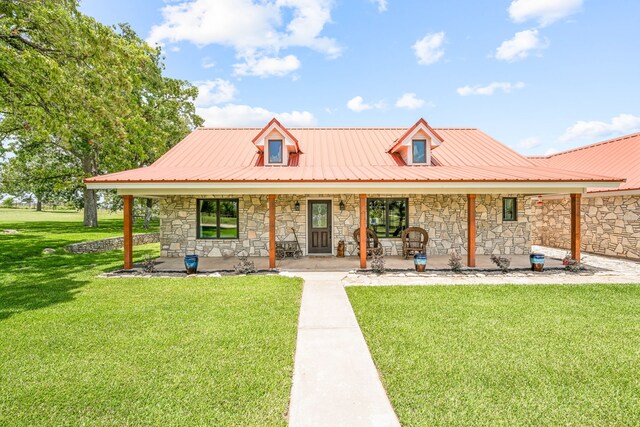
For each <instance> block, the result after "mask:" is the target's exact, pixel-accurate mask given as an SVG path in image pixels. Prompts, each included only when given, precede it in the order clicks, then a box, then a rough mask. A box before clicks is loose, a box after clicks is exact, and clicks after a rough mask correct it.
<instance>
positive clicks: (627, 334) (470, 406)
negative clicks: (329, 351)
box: [347, 285, 640, 426]
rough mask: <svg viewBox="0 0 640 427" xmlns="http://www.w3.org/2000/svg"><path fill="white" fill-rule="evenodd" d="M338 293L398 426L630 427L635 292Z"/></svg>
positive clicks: (634, 393) (638, 320)
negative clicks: (349, 309)
mask: <svg viewBox="0 0 640 427" xmlns="http://www.w3.org/2000/svg"><path fill="white" fill-rule="evenodd" d="M347 292H348V295H349V298H350V300H351V303H352V305H353V307H354V310H355V312H356V316H357V318H358V322H359V323H360V326H361V328H362V330H363V333H364V335H365V338H366V340H367V343H368V345H369V348H370V350H371V353H372V355H373V359H374V361H375V363H376V365H377V367H378V369H379V371H380V373H381V376H382V380H383V383H384V385H385V387H386V389H387V391H388V393H389V397H390V399H391V402H392V404H393V406H394V408H395V410H396V412H397V413H398V416H399V417H400V421H401V422H402V424H403V425H407V426H409V425H576V426H585V425H593V426H596V425H597V426H602V425H640V375H639V374H638V373H639V372H640V287H639V286H637V285H578V286H571V285H547V286H542V285H541V286H511V285H508V286H425V287H404V286H402V287H400V286H398V287H349V288H347Z"/></svg>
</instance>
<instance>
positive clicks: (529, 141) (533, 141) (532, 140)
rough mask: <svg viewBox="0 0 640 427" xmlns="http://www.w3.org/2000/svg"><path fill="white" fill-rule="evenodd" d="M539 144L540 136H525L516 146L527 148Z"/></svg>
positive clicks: (540, 142) (540, 143)
mask: <svg viewBox="0 0 640 427" xmlns="http://www.w3.org/2000/svg"><path fill="white" fill-rule="evenodd" d="M540 145H542V141H541V140H540V138H538V137H535V136H531V137H529V138H525V139H523V140H521V141H520V142H519V143H518V146H519V147H520V148H527V149H528V148H535V147H539V146H540Z"/></svg>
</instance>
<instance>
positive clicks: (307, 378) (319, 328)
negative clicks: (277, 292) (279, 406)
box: [289, 273, 400, 427]
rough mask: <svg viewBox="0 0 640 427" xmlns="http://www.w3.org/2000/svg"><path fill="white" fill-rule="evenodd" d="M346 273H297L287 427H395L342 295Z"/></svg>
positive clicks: (358, 331) (388, 403) (389, 409)
mask: <svg viewBox="0 0 640 427" xmlns="http://www.w3.org/2000/svg"><path fill="white" fill-rule="evenodd" d="M345 274H346V273H301V274H297V276H299V277H302V278H303V279H304V280H305V284H304V290H303V292H302V306H301V308H300V319H299V324H298V340H297V346H296V356H295V367H294V373H293V387H292V390H291V403H290V406H289V425H290V426H292V427H300V426H314V427H322V426H351V427H357V426H381V427H382V426H399V425H400V423H399V422H398V418H397V417H396V414H395V412H394V411H393V408H392V407H391V404H390V402H389V399H388V398H387V394H386V392H385V390H384V387H383V386H382V383H381V382H380V378H379V377H378V372H377V370H376V367H375V365H374V363H373V360H372V359H371V355H370V353H369V349H368V348H367V345H366V343H365V340H364V337H363V335H362V332H361V331H360V327H359V326H358V322H357V321H356V317H355V314H354V313H353V309H352V308H351V304H350V303H349V300H348V298H347V294H346V292H345V290H344V287H343V285H342V283H341V279H342V278H343V277H344V276H345Z"/></svg>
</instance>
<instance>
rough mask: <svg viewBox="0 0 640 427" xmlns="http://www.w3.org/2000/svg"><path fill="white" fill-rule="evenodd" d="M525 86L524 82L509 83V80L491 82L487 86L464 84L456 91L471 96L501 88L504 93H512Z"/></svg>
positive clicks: (487, 93)
mask: <svg viewBox="0 0 640 427" xmlns="http://www.w3.org/2000/svg"><path fill="white" fill-rule="evenodd" d="M523 87H524V83H522V82H517V83H509V82H493V83H489V84H488V85H486V86H482V85H476V86H463V87H459V88H458V89H456V92H457V93H458V95H460V96H469V95H493V94H494V93H495V91H497V90H501V91H503V92H504V93H510V92H512V91H514V90H517V89H522V88H523Z"/></svg>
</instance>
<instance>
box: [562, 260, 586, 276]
mask: <svg viewBox="0 0 640 427" xmlns="http://www.w3.org/2000/svg"><path fill="white" fill-rule="evenodd" d="M564 269H565V270H567V271H570V272H572V273H577V272H579V271H581V270H584V267H583V266H582V264H580V262H578V261H577V260H575V259H572V258H569V259H568V260H567V264H566V265H565V266H564Z"/></svg>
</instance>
